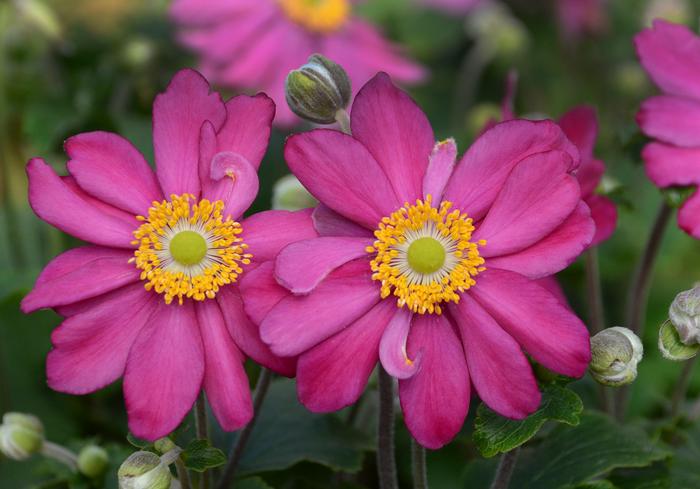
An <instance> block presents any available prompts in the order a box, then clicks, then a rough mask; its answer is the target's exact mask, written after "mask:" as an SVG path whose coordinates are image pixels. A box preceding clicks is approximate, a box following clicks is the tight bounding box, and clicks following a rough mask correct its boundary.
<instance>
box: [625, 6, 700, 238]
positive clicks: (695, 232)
mask: <svg viewBox="0 0 700 489" xmlns="http://www.w3.org/2000/svg"><path fill="white" fill-rule="evenodd" d="M634 41H635V46H636V48H637V55H638V56H639V60H640V61H641V63H642V66H643V67H644V69H645V70H646V71H647V73H648V74H649V76H650V77H651V79H652V80H653V81H654V83H655V84H656V85H657V86H658V87H659V88H660V89H661V92H662V94H661V95H657V96H654V97H651V98H649V99H647V100H645V101H644V102H643V103H642V106H641V108H640V109H639V112H638V113H637V124H639V127H640V128H641V129H642V132H644V134H646V135H647V136H649V137H651V138H654V139H656V141H654V142H651V143H649V144H647V145H646V146H645V147H644V150H643V151H642V158H643V159H644V165H645V169H646V173H647V176H648V177H649V178H650V179H651V181H652V182H654V184H656V185H657V186H658V187H660V188H667V187H674V186H681V187H693V188H695V189H696V190H695V192H694V193H693V194H692V195H691V196H690V198H688V199H687V200H686V201H685V203H684V204H683V205H682V206H681V208H680V209H679V211H678V225H679V226H680V228H681V229H683V230H684V231H685V232H686V233H688V234H689V235H691V236H693V237H694V238H696V239H700V192H698V191H697V186H698V185H699V184H700V37H698V36H697V35H695V34H694V33H693V32H692V31H691V30H690V29H688V28H687V27H685V26H683V25H678V24H672V23H670V22H666V21H664V20H656V21H654V25H653V27H652V28H650V29H644V30H643V31H642V32H640V33H639V34H637V36H636V37H635V39H634Z"/></svg>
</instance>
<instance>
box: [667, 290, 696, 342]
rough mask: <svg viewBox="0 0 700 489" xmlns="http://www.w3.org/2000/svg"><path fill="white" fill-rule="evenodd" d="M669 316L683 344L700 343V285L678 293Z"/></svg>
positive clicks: (670, 308)
mask: <svg viewBox="0 0 700 489" xmlns="http://www.w3.org/2000/svg"><path fill="white" fill-rule="evenodd" d="M668 318H669V320H670V321H671V324H673V326H674V327H675V328H676V331H678V336H679V337H680V340H681V342H682V343H683V344H685V345H696V344H698V343H700V287H695V288H692V289H690V290H686V291H684V292H681V293H680V294H678V295H677V296H676V298H675V299H673V302H672V303H671V307H669V309H668Z"/></svg>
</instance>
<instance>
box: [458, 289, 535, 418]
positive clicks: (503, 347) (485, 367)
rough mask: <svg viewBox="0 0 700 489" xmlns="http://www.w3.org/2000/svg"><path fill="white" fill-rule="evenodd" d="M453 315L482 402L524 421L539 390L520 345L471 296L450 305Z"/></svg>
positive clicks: (533, 405) (473, 381)
mask: <svg viewBox="0 0 700 489" xmlns="http://www.w3.org/2000/svg"><path fill="white" fill-rule="evenodd" d="M450 311H452V318H453V319H454V321H455V323H456V324H457V326H458V327H459V331H460V334H461V336H462V346H463V347H464V352H465V354H466V358H467V367H468V368H469V376H470V378H471V381H472V383H473V384H474V388H475V389H476V392H477V393H478V394H479V397H480V398H481V400H482V401H484V403H486V405H487V406H488V407H490V408H491V409H493V410H494V411H496V412H497V413H498V414H500V415H501V416H505V417H507V418H514V419H523V418H525V417H526V416H528V415H530V414H532V413H533V412H534V411H536V410H537V408H538V407H539V405H540V400H541V395H540V390H539V388H538V387H537V380H535V376H534V375H533V373H532V368H531V367H530V363H529V362H528V361H527V358H526V357H525V355H524V354H523V352H522V350H521V349H520V345H518V343H517V342H516V341H515V340H514V339H513V338H511V337H510V336H509V335H508V333H506V332H505V331H503V329H501V327H500V326H499V325H498V323H496V321H494V319H493V318H492V317H491V316H490V315H489V314H488V313H487V312H486V311H484V309H483V308H482V307H481V306H480V305H479V304H478V303H477V302H476V301H475V300H474V299H472V298H471V297H470V296H469V294H462V297H461V300H460V301H459V303H458V304H450Z"/></svg>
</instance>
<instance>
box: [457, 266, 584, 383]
mask: <svg viewBox="0 0 700 489" xmlns="http://www.w3.org/2000/svg"><path fill="white" fill-rule="evenodd" d="M469 294H471V296H472V297H473V298H474V299H476V300H477V302H479V304H480V305H481V306H482V307H483V308H484V309H485V310H486V311H487V312H488V313H489V314H490V315H491V316H492V317H493V318H494V319H495V320H496V322H498V324H500V325H501V327H503V329H505V330H506V332H507V333H508V334H509V335H510V336H512V337H513V338H514V339H515V340H516V341H517V342H518V343H520V345H521V346H522V347H523V348H524V349H525V351H527V352H528V353H529V354H530V355H532V356H533V357H534V359H535V360H537V361H538V362H539V363H541V364H542V365H544V366H545V367H547V368H548V369H550V370H553V371H554V372H558V373H560V374H562V375H568V376H569V377H581V376H582V375H583V374H584V373H585V372H586V368H587V367H588V362H589V361H590V358H591V352H590V343H589V337H588V330H587V329H586V326H585V325H584V324H583V323H582V322H581V320H580V319H579V318H577V317H576V316H575V315H574V314H573V313H572V312H571V311H569V310H568V309H567V308H565V307H564V306H563V305H562V304H561V303H560V302H559V300H557V298H556V297H555V296H553V295H552V294H551V293H549V292H548V291H547V290H545V289H544V288H542V287H541V286H539V285H537V284H536V283H535V282H533V281H532V280H530V279H527V278H525V277H523V276H522V275H519V274H517V273H514V272H509V271H506V270H498V269H495V268H491V269H489V270H486V271H485V272H481V273H480V274H479V276H478V277H477V284H476V285H475V286H474V287H472V288H471V289H469Z"/></svg>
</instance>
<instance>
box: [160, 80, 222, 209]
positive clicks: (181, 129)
mask: <svg viewBox="0 0 700 489" xmlns="http://www.w3.org/2000/svg"><path fill="white" fill-rule="evenodd" d="M225 120H226V108H225V106H224V103H223V102H222V100H221V97H220V96H219V94H218V93H212V92H211V90H210V87H209V83H208V82H207V80H205V79H204V77H203V76H202V75H200V74H199V73H197V72H196V71H194V70H189V69H185V70H181V71H179V72H177V73H176V74H175V76H174V77H173V79H172V80H171V81H170V84H169V85H168V88H167V89H166V91H165V92H164V93H161V94H160V95H158V96H157V97H156V99H155V101H154V102H153V147H154V150H155V157H156V168H157V174H158V181H159V182H160V186H161V188H162V189H163V194H165V196H166V197H170V195H172V194H176V195H181V194H185V193H190V194H194V195H195V196H199V191H200V183H199V176H198V175H197V171H198V170H197V167H198V165H197V162H198V161H199V131H200V129H201V127H202V124H204V121H209V122H211V123H212V124H213V125H214V128H215V129H216V130H218V129H219V128H221V126H222V124H223V123H224V121H225Z"/></svg>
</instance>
